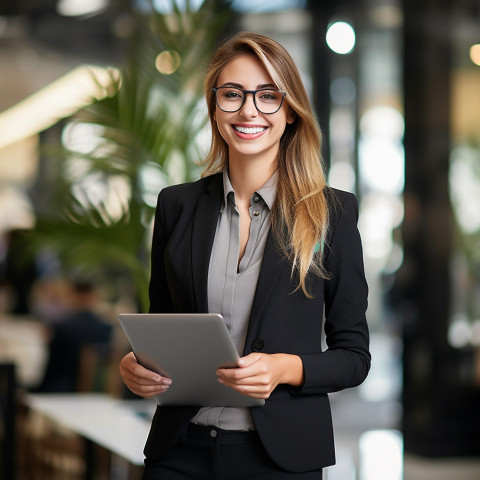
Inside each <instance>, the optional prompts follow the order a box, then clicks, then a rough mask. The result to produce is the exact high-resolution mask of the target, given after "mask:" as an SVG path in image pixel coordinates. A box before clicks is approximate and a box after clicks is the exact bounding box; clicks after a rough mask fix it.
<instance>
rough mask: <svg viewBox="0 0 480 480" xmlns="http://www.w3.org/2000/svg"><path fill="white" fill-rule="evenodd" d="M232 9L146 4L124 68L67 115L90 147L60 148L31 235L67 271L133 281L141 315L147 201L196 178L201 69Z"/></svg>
mask: <svg viewBox="0 0 480 480" xmlns="http://www.w3.org/2000/svg"><path fill="white" fill-rule="evenodd" d="M230 13H231V10H230V5H229V2H225V1H221V0H211V1H209V0H206V1H204V3H203V4H202V5H201V6H200V7H199V8H198V9H193V8H191V6H190V2H189V1H187V2H185V6H184V8H183V9H180V8H179V6H178V4H177V2H176V1H175V0H172V12H171V13H170V14H168V15H162V14H160V13H158V12H156V11H155V10H154V9H153V7H152V9H151V12H150V13H149V14H144V15H138V17H137V22H136V34H135V35H134V37H133V39H132V41H131V45H130V53H129V55H128V58H127V61H126V65H125V66H124V67H123V68H121V69H120V75H117V74H116V70H112V74H111V82H110V83H111V90H110V91H109V95H108V96H107V97H106V98H104V99H103V100H100V101H94V102H93V103H92V104H91V105H89V106H88V107H86V108H85V109H83V110H82V111H80V112H79V113H78V114H77V115H75V117H74V118H72V119H71V120H72V122H73V123H72V125H70V126H69V128H70V130H71V129H72V128H77V129H78V127H79V126H80V127H85V126H88V127H89V131H90V135H93V136H94V137H95V138H94V140H95V141H94V143H93V146H92V147H91V148H87V147H86V145H85V142H83V144H81V148H77V149H75V148H72V147H70V148H68V143H67V148H65V149H63V150H62V155H61V156H60V162H58V163H57V164H56V165H58V169H57V170H56V171H55V175H54V178H51V179H50V180H51V181H50V185H49V187H48V188H49V190H50V195H49V198H50V202H51V205H50V207H49V208H48V210H47V212H48V214H45V213H44V214H41V215H40V216H39V218H38V222H37V226H36V228H35V230H34V231H33V232H32V233H33V239H32V240H33V242H32V244H35V246H36V247H37V248H45V247H48V248H51V249H53V250H54V251H55V252H57V254H58V255H59V257H60V259H61V261H62V264H63V265H64V266H65V268H67V269H69V268H77V269H79V268H80V269H83V270H86V271H89V272H96V273H98V274H99V275H103V276H105V275H106V276H107V278H109V279H110V280H111V281H114V279H115V278H118V277H119V276H120V277H125V276H126V277H129V278H131V279H132V280H133V283H134V288H135V296H136V298H137V299H138V301H139V305H140V308H141V309H142V310H146V308H147V306H148V291H147V290H148V288H147V287H148V276H149V271H148V270H149V269H148V263H149V262H148V258H149V250H150V239H151V224H152V218H153V214H154V208H155V201H154V199H155V197H156V194H157V193H158V191H159V190H160V189H161V188H162V187H164V186H165V185H168V184H170V183H177V182H180V181H186V180H192V179H195V178H197V177H198V175H199V168H198V165H197V163H196V162H195V161H196V160H200V159H201V156H202V153H201V151H200V147H199V143H198V137H199V136H200V134H201V133H202V131H204V127H205V118H206V115H205V112H206V109H205V107H203V103H204V102H202V80H203V69H204V66H205V65H206V63H207V61H208V59H209V58H210V56H211V55H212V53H213V50H214V48H215V43H216V40H217V38H218V36H219V35H220V34H221V33H222V31H223V30H224V28H225V26H226V24H227V21H228V19H229V17H230ZM159 54H161V56H159ZM159 69H160V70H161V71H163V72H164V73H160V71H159ZM71 131H72V130H71ZM85 141H86V140H85ZM119 190H120V191H122V192H123V193H119Z"/></svg>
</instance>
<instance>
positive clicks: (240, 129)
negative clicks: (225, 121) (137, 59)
mask: <svg viewBox="0 0 480 480" xmlns="http://www.w3.org/2000/svg"><path fill="white" fill-rule="evenodd" d="M233 128H234V129H235V130H236V131H237V132H240V133H260V132H263V131H264V130H266V129H267V127H241V126H239V125H234V126H233Z"/></svg>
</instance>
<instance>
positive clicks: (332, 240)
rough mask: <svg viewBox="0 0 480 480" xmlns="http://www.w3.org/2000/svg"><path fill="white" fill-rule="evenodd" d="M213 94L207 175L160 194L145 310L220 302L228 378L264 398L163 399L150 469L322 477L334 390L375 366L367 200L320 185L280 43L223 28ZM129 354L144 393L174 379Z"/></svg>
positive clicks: (148, 473) (305, 114) (311, 132)
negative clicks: (363, 205) (243, 403)
mask: <svg viewBox="0 0 480 480" xmlns="http://www.w3.org/2000/svg"><path fill="white" fill-rule="evenodd" d="M205 94H206V99H207V103H208V111H209V118H210V122H211V125H212V144H211V149H210V152H209V154H208V157H207V159H206V164H207V167H206V170H205V173H204V176H203V178H202V179H201V180H199V181H197V182H194V183H189V184H184V185H177V186H173V187H168V188H165V189H163V190H162V191H161V192H160V195H159V198H158V204H157V211H156V218H155V228H154V234H153V244H152V271H151V281H150V300H151V305H150V312H152V313H154V312H165V313H168V312H178V313H190V312H198V313H202V312H212V313H221V314H222V315H223V317H224V319H225V322H226V324H227V326H228V328H229V331H230V334H231V336H232V339H233V341H234V342H235V344H236V346H237V349H238V350H239V352H240V353H241V354H242V355H243V356H242V357H241V358H240V360H239V361H238V366H237V368H232V369H219V370H218V371H217V376H218V381H219V382H220V383H222V384H224V385H227V386H228V387H230V388H232V389H234V390H237V391H239V392H242V393H243V394H245V395H249V396H252V397H257V398H263V399H266V402H265V405H264V406H263V407H252V408H229V407H225V408H201V407H200V406H192V407H165V406H163V407H158V408H157V411H156V414H155V417H154V419H153V423H152V428H151V431H150V435H149V438H148V441H147V445H146V447H145V454H146V461H145V473H144V478H145V479H162V480H164V479H166V480H173V479H186V478H195V479H197V478H198V479H203V478H204V479H212V478H218V479H228V480H231V479H243V478H249V479H261V480H268V479H275V480H276V479H290V478H302V479H320V478H322V468H323V467H325V466H327V465H331V464H333V463H334V462H335V454H334V445H333V431H332V421H331V414H330V407H329V401H328V397H327V394H328V393H330V392H335V391H338V390H341V389H343V388H347V387H353V386H356V385H358V384H360V383H361V382H363V380H364V379H365V377H366V376H367V373H368V370H369V368H370V354H369V351H368V343H369V337H368V328H367V324H366V320H365V311H366V307H367V285H366V281H365V274H364V269H363V260H362V247H361V242H360V237H359V234H358V230H357V227H356V222H357V218H358V206H357V202H356V199H355V197H354V196H353V195H352V194H349V193H346V192H341V191H338V190H334V189H331V188H328V187H327V186H326V185H325V177H324V173H323V170H322V164H321V159H320V156H319V152H320V131H319V128H318V125H317V123H316V120H315V117H314V114H313V112H312V109H311V106H310V104H309V101H308V97H307V94H306V92H305V88H304V86H303V84H302V82H301V79H300V75H299V73H298V71H297V69H296V67H295V65H294V63H293V61H292V59H291V58H290V56H289V54H288V53H287V52H286V51H285V50H284V49H283V47H281V46H280V45H279V44H278V43H276V42H275V41H273V40H271V39H269V38H267V37H265V36H262V35H257V34H252V33H240V34H238V35H236V36H234V37H233V38H231V39H230V40H228V41H227V42H226V43H224V44H223V45H222V46H221V47H220V48H219V49H218V51H217V52H216V54H215V56H214V58H213V60H212V61H211V63H210V66H209V69H208V72H207V75H206V80H205ZM324 312H325V323H324V325H323V313H324ZM324 331H325V334H326V345H327V347H328V348H327V349H325V350H324V351H323V350H322V336H323V332H324ZM120 370H121V374H122V377H123V379H124V381H125V383H126V385H127V386H128V387H129V388H130V390H132V392H134V393H136V394H138V395H141V396H144V397H149V396H153V395H157V394H161V393H162V392H164V391H165V390H166V389H168V388H175V382H174V381H173V383H172V381H171V380H170V379H168V378H164V377H161V376H160V375H158V374H156V373H154V372H151V371H148V370H146V369H144V368H143V367H142V366H140V365H139V364H138V363H137V361H136V359H135V356H134V355H133V353H130V354H128V355H127V356H126V357H124V359H123V360H122V362H121V366H120Z"/></svg>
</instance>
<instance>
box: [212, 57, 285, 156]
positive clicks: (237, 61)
mask: <svg viewBox="0 0 480 480" xmlns="http://www.w3.org/2000/svg"><path fill="white" fill-rule="evenodd" d="M216 86H217V87H222V86H233V87H236V88H240V89H243V90H258V89H260V88H273V89H275V90H277V87H276V86H275V85H274V83H273V81H272V79H271V78H270V76H269V75H268V73H267V71H266V70H265V68H264V67H263V65H262V64H261V62H260V61H259V60H258V59H257V58H256V57H255V56H254V55H241V56H238V57H236V58H234V59H233V60H231V61H230V62H229V63H227V65H226V66H225V67H224V68H223V70H222V71H221V73H220V76H219V78H218V82H217V85H216ZM258 95H259V94H258V93H257V101H258ZM294 118H295V117H294V113H293V111H292V110H291V109H290V107H289V106H288V103H287V102H286V101H285V100H284V101H283V104H282V107H281V108H280V110H279V111H278V112H276V113H273V114H264V113H261V112H259V111H258V110H257V109H256V107H255V104H254V101H253V95H251V94H247V96H246V98H245V103H244V104H243V106H242V108H241V109H240V110H238V111H237V112H233V113H229V112H224V111H222V110H220V108H219V107H218V105H217V106H216V110H215V116H214V119H215V121H216V123H217V128H218V130H219V132H220V135H221V136H222V137H223V139H224V140H225V142H226V143H227V144H228V151H229V161H230V162H234V161H245V159H247V160H248V159H249V160H254V159H255V160H261V161H266V162H270V163H272V162H274V161H275V160H276V158H277V154H278V150H279V146H280V138H281V137H282V135H283V132H284V131H285V127H286V125H287V123H292V122H293V121H294Z"/></svg>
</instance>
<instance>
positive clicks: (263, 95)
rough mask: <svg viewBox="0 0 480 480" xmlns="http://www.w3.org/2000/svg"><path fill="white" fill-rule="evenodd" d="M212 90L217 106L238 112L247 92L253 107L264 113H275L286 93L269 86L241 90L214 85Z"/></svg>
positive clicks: (224, 110) (230, 111) (227, 110)
mask: <svg viewBox="0 0 480 480" xmlns="http://www.w3.org/2000/svg"><path fill="white" fill-rule="evenodd" d="M212 92H213V93H214V94H215V95H216V98H217V105H218V108H220V110H222V111H223V112H228V113H233V112H238V111H239V110H240V109H241V108H242V107H243V105H244V104H245V99H246V98H247V94H248V93H251V94H252V96H253V103H254V105H255V108H256V109H257V110H258V111H259V112H260V113H264V114H266V115H270V114H272V113H277V112H278V111H279V110H280V108H281V106H282V103H283V99H284V98H285V97H286V95H287V93H286V92H281V91H279V90H272V89H271V88H261V89H260V90H242V89H241V88H234V87H216V88H212ZM257 94H258V95H257Z"/></svg>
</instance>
